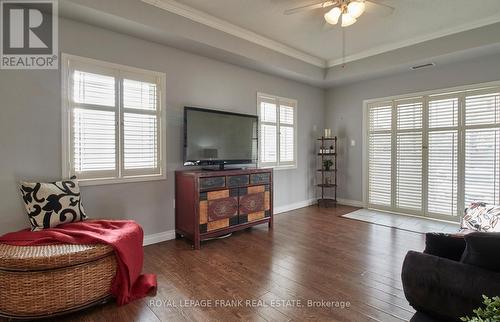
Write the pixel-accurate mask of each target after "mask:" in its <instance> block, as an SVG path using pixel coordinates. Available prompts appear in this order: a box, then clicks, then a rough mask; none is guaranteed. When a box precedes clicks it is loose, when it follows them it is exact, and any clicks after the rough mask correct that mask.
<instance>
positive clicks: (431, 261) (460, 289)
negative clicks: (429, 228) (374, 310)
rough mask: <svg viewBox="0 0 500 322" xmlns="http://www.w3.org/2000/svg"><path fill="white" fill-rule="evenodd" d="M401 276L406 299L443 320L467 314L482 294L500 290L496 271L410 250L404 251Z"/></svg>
mask: <svg viewBox="0 0 500 322" xmlns="http://www.w3.org/2000/svg"><path fill="white" fill-rule="evenodd" d="M401 279H402V282H403V289H404V293H405V296H406V298H407V300H408V302H410V304H411V305H412V306H413V307H414V308H415V309H416V310H418V311H422V312H425V313H428V314H430V315H432V316H435V317H439V318H440V319H441V320H443V321H458V320H459V318H460V317H462V316H465V315H471V314H472V310H473V309H475V308H477V307H479V306H481V302H482V295H483V294H485V295H488V296H496V295H499V294H500V273H497V272H492V271H488V270H485V269H482V268H479V267H475V266H471V265H467V264H463V263H461V262H457V261H453V260H449V259H446V258H441V257H437V256H433V255H429V254H423V253H419V252H414V251H409V252H408V254H406V257H405V260H404V262H403V270H402V273H401Z"/></svg>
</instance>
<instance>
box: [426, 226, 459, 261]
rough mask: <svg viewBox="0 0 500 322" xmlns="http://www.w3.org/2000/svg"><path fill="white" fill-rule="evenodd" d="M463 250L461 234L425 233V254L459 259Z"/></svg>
mask: <svg viewBox="0 0 500 322" xmlns="http://www.w3.org/2000/svg"><path fill="white" fill-rule="evenodd" d="M464 250H465V239H464V235H463V234H443V233H427V234H425V250H424V253H425V254H429V255H434V256H438V257H442V258H448V259H451V260H454V261H459V260H460V258H462V254H463V252H464Z"/></svg>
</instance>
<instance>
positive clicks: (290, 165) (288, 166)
mask: <svg viewBox="0 0 500 322" xmlns="http://www.w3.org/2000/svg"><path fill="white" fill-rule="evenodd" d="M261 97H267V98H272V99H275V100H276V103H277V104H276V123H268V124H272V125H276V162H262V161H261V156H260V148H261V143H260V140H261V138H260V133H262V131H261V124H262V123H266V122H262V121H261V115H260V103H261ZM279 102H289V103H291V104H293V106H294V109H293V131H294V136H293V154H294V155H293V159H294V161H292V162H284V163H280V161H279V160H280V118H279V117H280V115H279V107H280V104H279ZM256 105H257V115H258V116H259V144H258V150H259V151H258V156H259V157H258V166H259V168H273V169H274V170H293V169H297V168H298V160H297V156H298V153H297V140H298V119H297V115H298V108H299V104H298V101H297V100H296V99H291V98H287V97H281V96H276V95H272V94H267V93H263V92H257V104H256Z"/></svg>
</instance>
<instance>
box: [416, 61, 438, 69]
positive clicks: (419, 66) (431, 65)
mask: <svg viewBox="0 0 500 322" xmlns="http://www.w3.org/2000/svg"><path fill="white" fill-rule="evenodd" d="M434 66H436V64H434V63H427V64H423V65H417V66H412V68H411V69H413V70H417V69H422V68H429V67H434Z"/></svg>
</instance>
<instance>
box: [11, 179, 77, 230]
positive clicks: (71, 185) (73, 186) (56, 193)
mask: <svg viewBox="0 0 500 322" xmlns="http://www.w3.org/2000/svg"><path fill="white" fill-rule="evenodd" d="M19 188H20V190H21V195H22V197H23V201H24V204H25V206H26V211H27V213H28V217H29V221H30V223H31V230H32V231H37V230H42V229H45V228H52V227H56V226H58V225H60V224H63V223H69V222H74V221H82V220H85V219H87V216H86V215H85V211H84V210H83V206H82V202H81V197H80V188H79V187H78V180H76V177H72V178H71V179H69V180H63V181H57V182H51V183H40V182H35V183H32V182H21V183H20V184H19Z"/></svg>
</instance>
